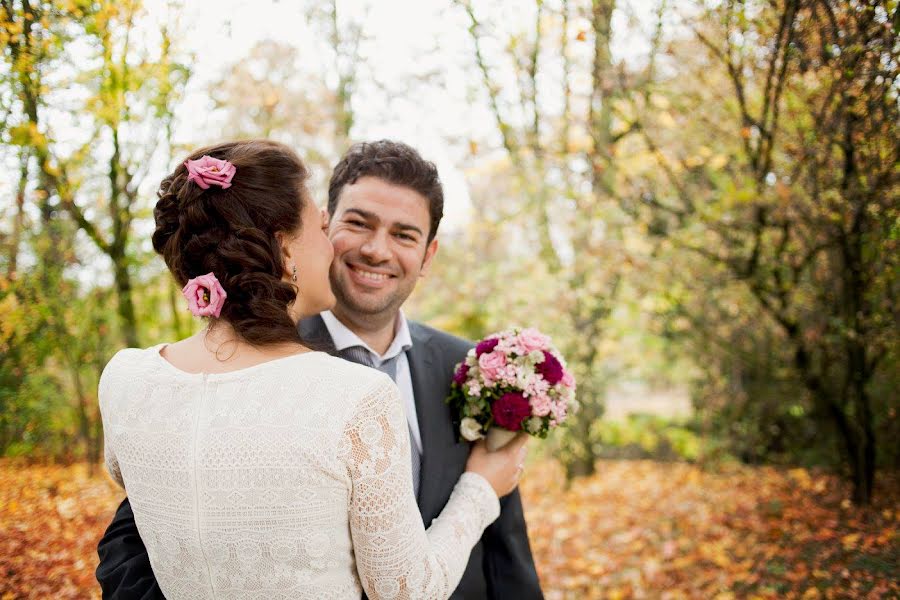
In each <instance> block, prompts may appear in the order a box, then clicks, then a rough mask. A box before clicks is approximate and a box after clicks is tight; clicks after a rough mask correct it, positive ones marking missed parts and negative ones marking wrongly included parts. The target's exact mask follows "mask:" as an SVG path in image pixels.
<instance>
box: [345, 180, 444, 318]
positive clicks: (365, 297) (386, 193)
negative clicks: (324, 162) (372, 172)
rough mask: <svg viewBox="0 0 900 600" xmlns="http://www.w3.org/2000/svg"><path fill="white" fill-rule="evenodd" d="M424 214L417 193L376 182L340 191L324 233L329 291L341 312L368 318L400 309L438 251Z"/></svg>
mask: <svg viewBox="0 0 900 600" xmlns="http://www.w3.org/2000/svg"><path fill="white" fill-rule="evenodd" d="M428 210H429V209H428V200H427V199H426V198H425V197H424V196H422V195H421V194H419V193H418V192H416V191H414V190H412V189H410V188H408V187H404V186H399V185H394V184H391V183H388V182H386V181H384V180H383V179H380V178H378V177H362V178H360V179H359V180H357V181H356V182H355V183H353V184H350V185H346V186H344V188H343V189H342V190H341V192H340V196H339V198H338V202H337V206H336V207H335V210H334V214H333V215H332V218H331V223H330V226H329V233H328V237H329V238H330V239H331V243H332V245H333V246H334V262H333V263H332V265H331V273H330V275H331V286H332V289H333V290H334V294H335V296H336V297H337V301H338V304H340V305H341V307H342V308H343V309H344V310H346V311H352V312H353V313H355V314H357V315H359V316H361V317H369V318H371V317H388V316H391V317H392V316H393V314H394V313H396V311H397V310H399V309H400V306H401V305H402V304H403V302H404V301H406V299H407V298H408V297H409V295H410V294H411V293H412V291H413V288H415V286H416V281H417V280H418V279H419V277H423V276H424V275H425V273H427V271H428V268H429V266H430V265H431V260H432V258H433V257H434V253H435V252H436V251H437V240H432V241H431V242H429V241H428V231H429V227H430V225H431V218H430V214H429V212H428Z"/></svg>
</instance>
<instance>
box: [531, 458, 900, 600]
mask: <svg viewBox="0 0 900 600" xmlns="http://www.w3.org/2000/svg"><path fill="white" fill-rule="evenodd" d="M879 487H880V489H879V490H877V491H878V492H880V496H879V497H878V498H877V499H876V503H875V505H874V506H873V507H871V508H868V509H865V510H862V509H858V508H856V507H854V506H853V505H851V504H850V502H849V501H848V500H847V499H846V494H847V492H848V489H847V486H846V484H845V483H844V482H842V481H839V480H838V479H837V478H835V477H833V476H829V475H822V474H813V473H811V472H809V471H807V470H805V469H789V470H785V469H775V468H770V467H747V466H740V465H729V466H726V467H721V468H719V469H718V470H717V471H707V470H704V469H701V468H700V467H698V466H695V465H690V464H684V463H659V462H652V461H599V462H598V463H597V473H596V474H595V475H593V476H591V477H587V478H582V479H579V480H576V481H575V482H573V484H572V486H571V488H570V489H568V490H565V479H564V477H563V474H562V469H561V468H560V467H559V466H558V465H556V464H554V463H552V462H543V463H540V464H537V465H534V466H533V467H531V468H529V470H528V472H527V475H526V477H525V479H524V480H523V483H522V496H523V502H524V503H525V514H526V519H527V522H528V527H529V538H530V539H531V543H532V549H533V552H534V556H535V561H536V563H537V565H538V571H539V574H540V576H541V581H542V583H543V585H544V589H545V591H546V596H547V598H548V600H558V599H569V598H571V599H576V598H577V599H579V600H581V599H590V598H661V599H671V600H675V599H681V598H702V599H707V598H714V599H717V600H725V599H730V598H751V599H752V598H778V599H781V598H785V599H790V598H798V599H803V600H811V599H816V598H898V597H900V584H898V581H897V574H898V573H900V539H898V535H897V520H898V513H897V506H896V499H897V493H896V492H897V481H896V478H894V477H889V476H883V477H882V478H881V485H880V486H879Z"/></svg>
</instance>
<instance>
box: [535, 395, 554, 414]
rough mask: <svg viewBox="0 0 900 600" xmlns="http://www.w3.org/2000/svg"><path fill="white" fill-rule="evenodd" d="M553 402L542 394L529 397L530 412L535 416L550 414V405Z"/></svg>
mask: <svg viewBox="0 0 900 600" xmlns="http://www.w3.org/2000/svg"><path fill="white" fill-rule="evenodd" d="M552 403H553V402H552V401H551V400H550V398H549V396H546V395H544V394H541V395H538V396H532V397H531V413H532V414H533V415H534V416H535V417H546V416H547V415H549V414H550V407H551V404H552Z"/></svg>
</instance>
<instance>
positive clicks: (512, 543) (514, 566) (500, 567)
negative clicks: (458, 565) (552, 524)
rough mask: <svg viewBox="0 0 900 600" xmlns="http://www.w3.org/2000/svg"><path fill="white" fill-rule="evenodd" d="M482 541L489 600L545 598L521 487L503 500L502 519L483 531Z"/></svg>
mask: <svg viewBox="0 0 900 600" xmlns="http://www.w3.org/2000/svg"><path fill="white" fill-rule="evenodd" d="M481 541H482V544H483V545H484V563H483V565H484V577H485V579H486V580H487V587H488V597H489V598H492V599H500V598H515V599H516V600H540V599H543V597H544V595H543V593H541V584H540V582H539V581H538V576H537V571H536V570H535V568H534V559H533V558H532V557H531V546H530V545H529V543H528V529H527V527H526V525H525V514H524V513H523V511H522V499H521V497H520V496H519V490H518V488H517V489H515V490H514V491H513V492H512V493H511V494H509V495H508V496H505V497H503V498H501V499H500V516H499V517H497V520H496V521H494V522H493V523H491V525H489V526H488V528H487V529H485V530H484V535H483V537H482V538H481Z"/></svg>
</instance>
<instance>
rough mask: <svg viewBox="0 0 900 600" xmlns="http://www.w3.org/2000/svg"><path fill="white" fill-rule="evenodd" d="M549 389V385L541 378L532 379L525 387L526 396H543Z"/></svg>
mask: <svg viewBox="0 0 900 600" xmlns="http://www.w3.org/2000/svg"><path fill="white" fill-rule="evenodd" d="M549 389H550V383H549V382H548V381H547V380H546V379H543V378H541V377H532V378H531V379H529V380H528V383H527V384H526V385H525V395H526V396H543V395H545V394H546V393H547V390H549Z"/></svg>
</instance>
